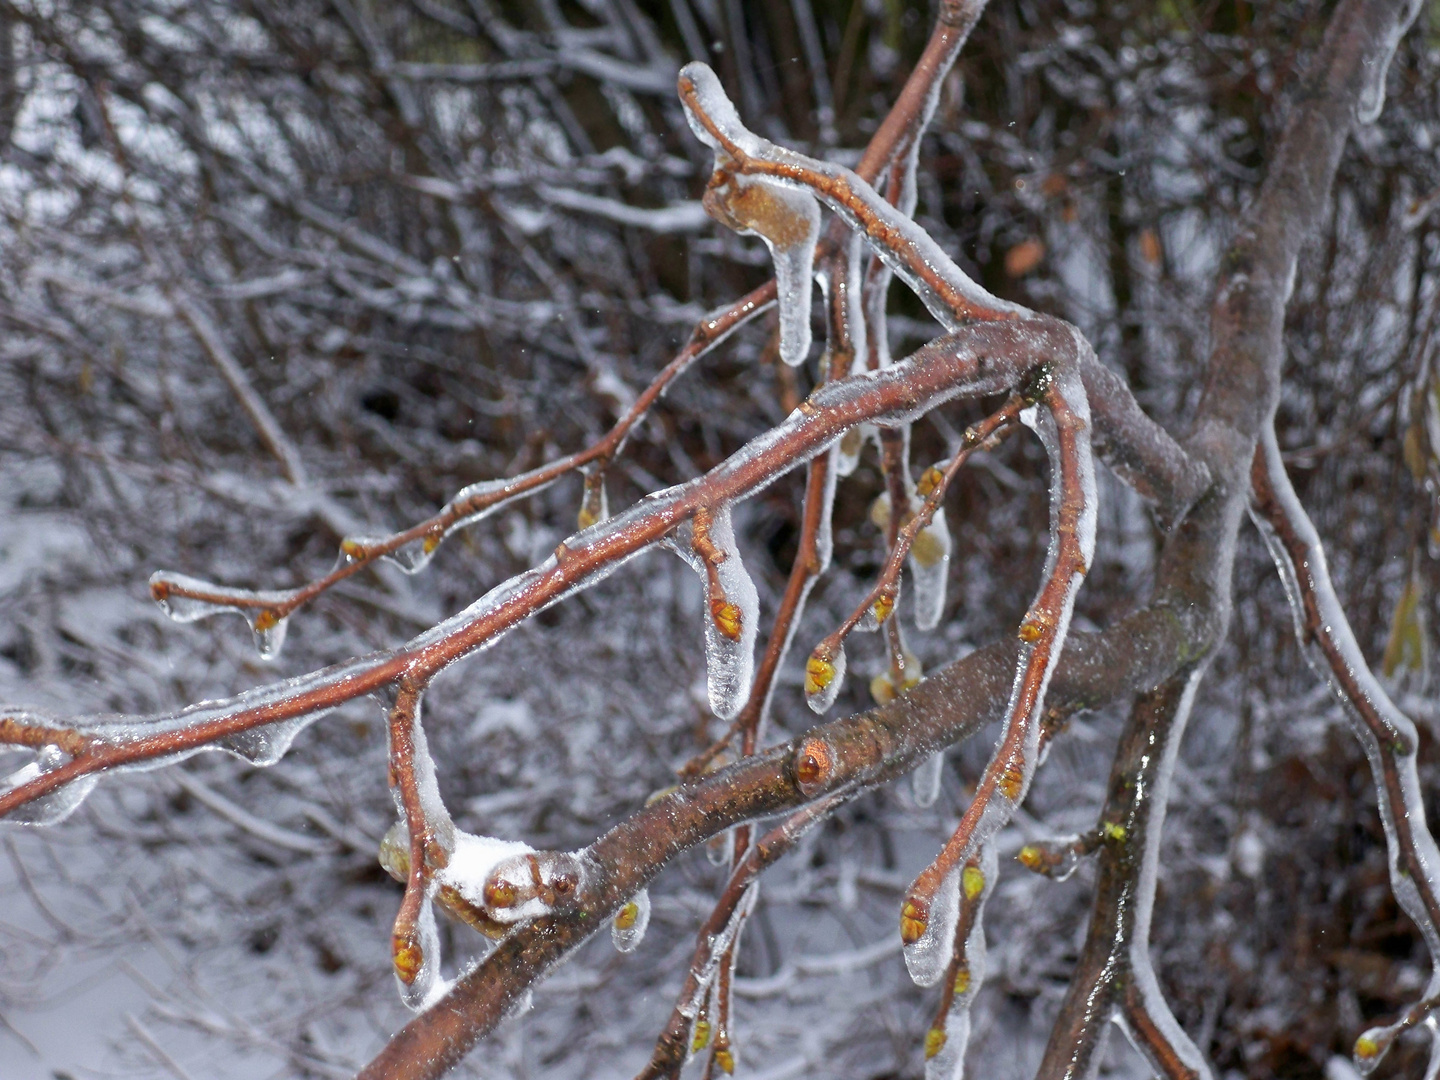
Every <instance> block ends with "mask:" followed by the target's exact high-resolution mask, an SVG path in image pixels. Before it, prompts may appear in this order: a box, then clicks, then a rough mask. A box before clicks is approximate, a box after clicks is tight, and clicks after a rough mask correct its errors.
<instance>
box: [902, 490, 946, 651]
mask: <svg viewBox="0 0 1440 1080" xmlns="http://www.w3.org/2000/svg"><path fill="white" fill-rule="evenodd" d="M949 576H950V529H949V527H948V526H947V525H946V524H945V508H944V507H943V506H937V507H936V508H935V516H934V517H933V518H931V519H930V524H928V525H926V526H925V527H924V528H923V529H921V530H920V531H919V532H918V533H916V534H915V542H914V543H913V544H912V545H911V546H910V580H911V583H912V584H913V585H914V590H913V591H914V594H915V625H916V627H917V628H919V629H921V630H933V629H935V627H937V626H939V625H940V616H941V615H943V614H944V612H945V587H946V583H947V581H948V579H949Z"/></svg>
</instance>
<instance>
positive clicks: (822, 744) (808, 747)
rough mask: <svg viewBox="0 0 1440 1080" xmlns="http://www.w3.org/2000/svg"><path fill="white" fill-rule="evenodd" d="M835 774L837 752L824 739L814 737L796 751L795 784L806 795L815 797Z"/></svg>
mask: <svg viewBox="0 0 1440 1080" xmlns="http://www.w3.org/2000/svg"><path fill="white" fill-rule="evenodd" d="M834 774H835V751H834V750H833V749H832V748H831V746H830V744H829V743H828V742H826V741H825V740H824V739H821V738H818V737H816V736H814V735H812V736H810V737H809V738H808V739H806V740H805V741H804V742H802V743H801V744H800V749H798V750H797V751H795V783H796V786H798V787H799V788H800V790H801V792H803V793H804V794H806V795H815V794H817V793H818V792H820V791H821V790H822V789H823V788H824V787H825V786H826V784H828V783H829V781H830V779H831V777H832V776H834Z"/></svg>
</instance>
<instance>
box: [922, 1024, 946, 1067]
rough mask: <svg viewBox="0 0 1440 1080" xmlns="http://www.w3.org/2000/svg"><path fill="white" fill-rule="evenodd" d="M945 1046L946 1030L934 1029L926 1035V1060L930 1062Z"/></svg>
mask: <svg viewBox="0 0 1440 1080" xmlns="http://www.w3.org/2000/svg"><path fill="white" fill-rule="evenodd" d="M944 1046H945V1029H944V1028H938V1027H932V1028H931V1029H930V1030H929V1031H927V1032H926V1033H925V1060H926V1061H929V1060H930V1059H931V1058H933V1057H934V1056H935V1055H936V1054H938V1053H939V1052H940V1051H941V1050H942V1049H943V1048H944Z"/></svg>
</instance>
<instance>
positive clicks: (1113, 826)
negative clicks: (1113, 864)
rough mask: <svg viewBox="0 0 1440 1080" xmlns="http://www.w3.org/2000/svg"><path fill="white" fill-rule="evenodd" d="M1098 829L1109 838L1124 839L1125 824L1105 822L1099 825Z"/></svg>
mask: <svg viewBox="0 0 1440 1080" xmlns="http://www.w3.org/2000/svg"><path fill="white" fill-rule="evenodd" d="M1100 831H1101V832H1103V833H1104V834H1105V835H1106V836H1107V837H1108V838H1109V839H1111V840H1124V839H1125V826H1124V825H1121V824H1118V823H1117V822H1114V821H1107V822H1105V824H1104V825H1102V826H1100Z"/></svg>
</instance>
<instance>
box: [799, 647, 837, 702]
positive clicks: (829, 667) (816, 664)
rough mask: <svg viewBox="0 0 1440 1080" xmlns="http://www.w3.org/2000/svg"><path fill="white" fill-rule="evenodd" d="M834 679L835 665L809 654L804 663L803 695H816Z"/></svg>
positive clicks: (821, 657)
mask: <svg viewBox="0 0 1440 1080" xmlns="http://www.w3.org/2000/svg"><path fill="white" fill-rule="evenodd" d="M834 678H835V665H834V664H832V663H831V662H830V661H829V660H826V659H825V658H824V657H823V656H817V655H816V654H815V653H811V654H810V659H809V660H806V661H805V693H807V694H818V693H820V691H821V690H824V689H825V688H826V687H827V686H829V685H830V683H831V681H832V680H833V679H834Z"/></svg>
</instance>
